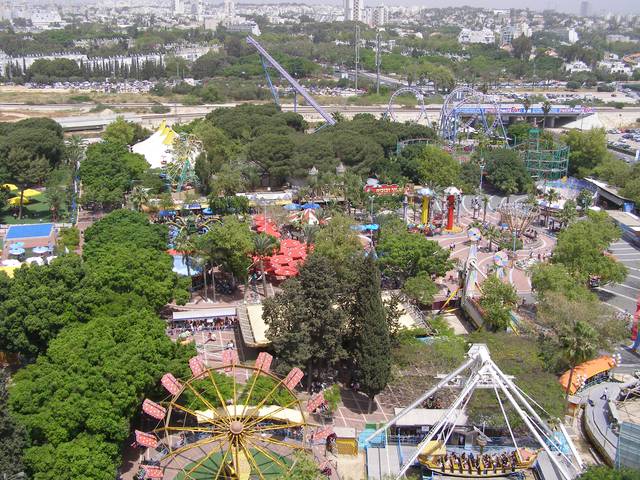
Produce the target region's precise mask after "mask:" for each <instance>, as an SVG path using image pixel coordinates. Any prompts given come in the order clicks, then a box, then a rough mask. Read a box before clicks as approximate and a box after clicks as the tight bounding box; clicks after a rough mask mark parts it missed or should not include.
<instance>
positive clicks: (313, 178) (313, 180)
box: [309, 165, 318, 201]
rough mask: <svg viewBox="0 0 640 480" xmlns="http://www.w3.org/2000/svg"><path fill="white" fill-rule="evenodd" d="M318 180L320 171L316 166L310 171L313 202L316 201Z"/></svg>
mask: <svg viewBox="0 0 640 480" xmlns="http://www.w3.org/2000/svg"><path fill="white" fill-rule="evenodd" d="M317 178H318V169H317V168H316V166H315V165H314V166H313V167H311V168H310V169H309V179H310V181H309V184H310V185H311V200H312V201H313V200H315V190H316V182H317Z"/></svg>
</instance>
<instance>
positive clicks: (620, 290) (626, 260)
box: [597, 238, 640, 374]
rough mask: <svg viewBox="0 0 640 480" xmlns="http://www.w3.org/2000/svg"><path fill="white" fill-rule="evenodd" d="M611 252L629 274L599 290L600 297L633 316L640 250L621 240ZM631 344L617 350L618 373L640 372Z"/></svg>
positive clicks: (639, 286) (638, 358) (639, 293)
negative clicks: (619, 362)
mask: <svg viewBox="0 0 640 480" xmlns="http://www.w3.org/2000/svg"><path fill="white" fill-rule="evenodd" d="M610 250H611V252H612V253H613V255H614V256H615V257H616V258H617V259H618V261H620V262H622V263H623V264H624V265H625V266H626V267H627V269H628V270H629V274H628V275H627V278H625V280H624V281H623V282H622V283H618V284H611V285H605V286H603V287H601V288H599V289H597V293H598V297H600V299H601V300H602V301H603V302H604V303H605V304H606V305H609V306H611V307H613V308H615V309H616V310H618V311H621V312H624V311H626V312H627V313H630V314H633V313H634V312H635V311H636V302H637V299H638V297H639V296H640V248H638V247H637V246H635V245H634V244H632V243H630V242H629V241H627V240H625V239H624V238H621V239H620V240H618V241H617V242H615V243H613V244H611V247H610ZM630 344H631V340H630V339H629V340H627V341H625V342H622V344H621V345H620V346H619V347H618V348H617V349H616V352H617V353H619V354H620V355H621V357H622V361H621V365H620V366H619V367H618V368H616V372H618V373H627V374H631V373H633V372H634V371H635V370H640V355H639V354H637V353H634V352H631V351H630V350H629V349H628V348H627V347H628V346H629V345H630Z"/></svg>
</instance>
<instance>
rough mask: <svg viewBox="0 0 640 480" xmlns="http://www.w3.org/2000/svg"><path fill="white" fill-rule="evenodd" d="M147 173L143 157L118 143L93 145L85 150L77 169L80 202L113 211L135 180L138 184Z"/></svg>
mask: <svg viewBox="0 0 640 480" xmlns="http://www.w3.org/2000/svg"><path fill="white" fill-rule="evenodd" d="M148 169H149V164H148V163H147V161H146V160H145V159H144V157H143V156H142V155H138V154H136V153H131V152H129V150H128V148H127V146H126V145H125V144H122V143H118V142H109V141H106V142H100V143H94V144H93V145H91V146H90V147H89V148H87V158H86V159H85V160H84V161H83V162H82V164H81V166H80V178H81V179H82V187H83V193H82V198H81V201H82V203H84V204H85V205H86V204H97V205H100V206H103V207H105V208H113V207H117V206H119V205H121V204H122V202H123V201H124V194H125V193H126V192H127V191H129V190H131V188H132V187H133V181H134V180H140V179H141V178H142V176H143V174H144V173H145V172H146V171H147V170H148Z"/></svg>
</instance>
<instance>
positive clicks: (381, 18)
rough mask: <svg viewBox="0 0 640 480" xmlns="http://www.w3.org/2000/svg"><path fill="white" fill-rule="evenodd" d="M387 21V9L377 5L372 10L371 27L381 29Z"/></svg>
mask: <svg viewBox="0 0 640 480" xmlns="http://www.w3.org/2000/svg"><path fill="white" fill-rule="evenodd" d="M388 21H389V13H388V10H387V7H385V6H384V5H378V6H377V7H375V8H374V9H373V15H372V18H371V23H372V26H373V27H382V26H383V25H385V24H386V23H387V22H388Z"/></svg>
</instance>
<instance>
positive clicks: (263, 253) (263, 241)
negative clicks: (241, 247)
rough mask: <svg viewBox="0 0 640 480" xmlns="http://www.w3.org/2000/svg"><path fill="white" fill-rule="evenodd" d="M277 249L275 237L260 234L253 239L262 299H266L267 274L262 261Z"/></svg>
mask: <svg viewBox="0 0 640 480" xmlns="http://www.w3.org/2000/svg"><path fill="white" fill-rule="evenodd" d="M277 249H278V241H277V240H276V239H275V237H272V236H271V235H267V234H265V233H260V234H258V235H255V236H254V237H253V251H252V252H253V254H254V255H256V256H257V257H258V262H260V272H262V291H263V292H264V297H265V298H267V296H268V295H267V272H266V271H265V268H264V259H265V258H266V257H270V256H271V255H273V254H274V252H275V251H277Z"/></svg>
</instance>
